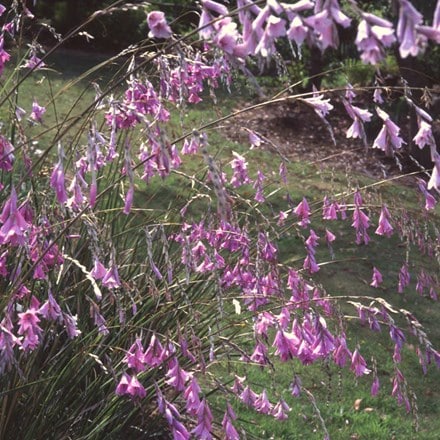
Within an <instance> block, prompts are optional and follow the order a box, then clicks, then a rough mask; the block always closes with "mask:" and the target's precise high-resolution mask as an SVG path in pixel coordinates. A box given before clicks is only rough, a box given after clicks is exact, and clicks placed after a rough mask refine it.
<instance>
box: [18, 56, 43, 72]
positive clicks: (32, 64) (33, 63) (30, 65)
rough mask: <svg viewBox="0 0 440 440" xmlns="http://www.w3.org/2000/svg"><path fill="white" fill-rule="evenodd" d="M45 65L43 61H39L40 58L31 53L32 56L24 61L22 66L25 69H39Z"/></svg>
mask: <svg viewBox="0 0 440 440" xmlns="http://www.w3.org/2000/svg"><path fill="white" fill-rule="evenodd" d="M44 66H45V64H44V62H43V61H41V59H40V58H38V57H37V56H36V55H35V54H32V56H31V57H30V58H29V59H28V60H27V61H26V63H25V64H24V66H23V67H24V68H26V69H31V70H33V69H41V68H43V67H44Z"/></svg>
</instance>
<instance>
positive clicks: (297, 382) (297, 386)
mask: <svg viewBox="0 0 440 440" xmlns="http://www.w3.org/2000/svg"><path fill="white" fill-rule="evenodd" d="M290 387H291V389H292V396H294V397H299V396H300V395H301V379H300V378H299V376H297V375H296V374H295V377H294V378H293V382H292V383H291V385H290Z"/></svg>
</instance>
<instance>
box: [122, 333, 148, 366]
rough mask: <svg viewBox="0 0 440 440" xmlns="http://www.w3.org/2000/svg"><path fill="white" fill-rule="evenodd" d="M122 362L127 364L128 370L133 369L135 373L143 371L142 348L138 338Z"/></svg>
mask: <svg viewBox="0 0 440 440" xmlns="http://www.w3.org/2000/svg"><path fill="white" fill-rule="evenodd" d="M123 362H125V363H126V364H127V366H128V368H131V369H133V370H134V372H135V373H140V372H141V371H144V370H145V361H144V348H143V347H142V342H141V340H140V339H139V338H136V341H135V342H134V343H133V344H132V346H131V347H130V348H129V350H128V351H127V353H126V354H125V357H124V359H123Z"/></svg>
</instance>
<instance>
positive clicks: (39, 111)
mask: <svg viewBox="0 0 440 440" xmlns="http://www.w3.org/2000/svg"><path fill="white" fill-rule="evenodd" d="M44 113H46V108H45V107H42V106H41V105H38V102H37V101H35V100H34V102H33V103H32V113H31V115H30V116H31V119H33V120H34V121H35V122H39V123H40V124H41V123H42V122H43V119H42V116H43V115H44Z"/></svg>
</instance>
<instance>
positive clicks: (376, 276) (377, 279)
mask: <svg viewBox="0 0 440 440" xmlns="http://www.w3.org/2000/svg"><path fill="white" fill-rule="evenodd" d="M382 281H383V279H382V274H381V273H380V272H379V270H378V269H376V268H375V267H373V278H372V280H371V283H370V286H372V287H376V288H377V287H379V284H382Z"/></svg>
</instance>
